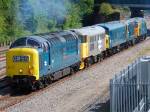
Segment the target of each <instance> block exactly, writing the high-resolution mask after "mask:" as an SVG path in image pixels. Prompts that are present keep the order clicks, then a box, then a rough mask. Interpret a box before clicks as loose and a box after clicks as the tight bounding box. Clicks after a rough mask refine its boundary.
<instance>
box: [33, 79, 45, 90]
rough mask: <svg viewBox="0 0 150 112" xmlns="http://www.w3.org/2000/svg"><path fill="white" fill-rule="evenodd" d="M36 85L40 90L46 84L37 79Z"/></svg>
mask: <svg viewBox="0 0 150 112" xmlns="http://www.w3.org/2000/svg"><path fill="white" fill-rule="evenodd" d="M35 87H36V89H37V90H39V89H42V88H44V85H43V84H42V82H41V81H37V82H36V83H35Z"/></svg>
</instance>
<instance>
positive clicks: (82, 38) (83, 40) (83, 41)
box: [79, 35, 87, 43]
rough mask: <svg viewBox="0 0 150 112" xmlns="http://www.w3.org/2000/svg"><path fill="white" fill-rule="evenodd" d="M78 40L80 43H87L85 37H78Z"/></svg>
mask: <svg viewBox="0 0 150 112" xmlns="http://www.w3.org/2000/svg"><path fill="white" fill-rule="evenodd" d="M79 38H80V40H81V43H86V42H87V36H86V35H85V36H81V35H80V36H79Z"/></svg>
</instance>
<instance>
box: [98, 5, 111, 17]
mask: <svg viewBox="0 0 150 112" xmlns="http://www.w3.org/2000/svg"><path fill="white" fill-rule="evenodd" d="M113 12H114V9H113V8H112V6H111V5H110V4H108V3H102V4H101V5H100V10H99V13H101V14H103V15H105V16H108V15H110V14H112V13H113Z"/></svg>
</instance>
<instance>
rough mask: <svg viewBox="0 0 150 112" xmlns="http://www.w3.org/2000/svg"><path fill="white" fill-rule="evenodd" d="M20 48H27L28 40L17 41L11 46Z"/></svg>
mask: <svg viewBox="0 0 150 112" xmlns="http://www.w3.org/2000/svg"><path fill="white" fill-rule="evenodd" d="M19 46H26V38H21V39H18V40H16V41H15V42H14V43H13V44H12V45H11V46H10V48H15V47H19Z"/></svg>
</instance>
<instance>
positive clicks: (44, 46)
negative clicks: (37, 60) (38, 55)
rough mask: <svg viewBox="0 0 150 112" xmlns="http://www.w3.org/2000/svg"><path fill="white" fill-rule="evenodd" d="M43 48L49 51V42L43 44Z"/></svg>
mask: <svg viewBox="0 0 150 112" xmlns="http://www.w3.org/2000/svg"><path fill="white" fill-rule="evenodd" d="M43 50H44V52H48V44H47V43H46V42H45V43H44V44H43Z"/></svg>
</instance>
